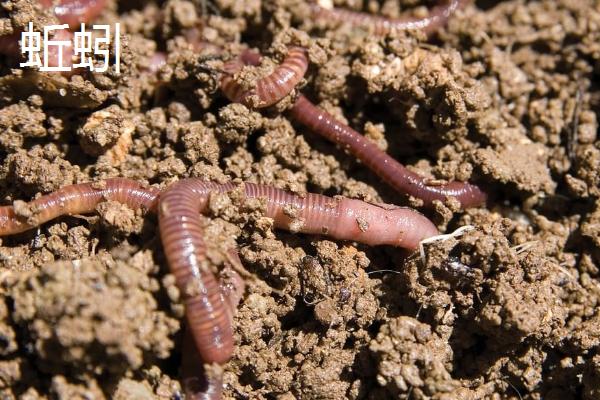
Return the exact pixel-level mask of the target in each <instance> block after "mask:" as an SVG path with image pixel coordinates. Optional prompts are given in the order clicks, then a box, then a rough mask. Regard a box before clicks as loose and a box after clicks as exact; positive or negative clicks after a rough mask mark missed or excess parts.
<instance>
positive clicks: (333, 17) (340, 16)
mask: <svg viewBox="0 0 600 400" xmlns="http://www.w3.org/2000/svg"><path fill="white" fill-rule="evenodd" d="M467 1H468V0H467ZM467 1H466V0H445V1H443V2H442V4H439V5H437V6H435V7H433V8H432V9H431V10H430V11H429V15H427V16H426V17H424V18H414V17H400V18H387V17H383V16H380V15H372V14H368V13H364V12H358V11H350V10H344V9H339V8H333V9H327V8H323V7H321V6H319V5H317V4H314V3H313V4H311V14H312V17H313V18H314V19H316V20H322V21H333V22H335V23H338V24H339V23H349V24H351V25H353V26H360V27H364V28H370V29H371V31H372V33H373V34H375V35H377V36H385V35H387V34H388V33H390V32H393V31H403V30H421V31H423V32H425V33H426V34H428V35H429V34H431V33H433V32H435V31H436V30H438V29H439V28H441V27H442V26H443V25H444V24H445V23H446V21H447V20H448V18H449V17H450V15H451V14H452V13H453V12H454V11H455V10H456V9H457V8H459V7H461V6H462V5H463V4H464V3H466V2H467Z"/></svg>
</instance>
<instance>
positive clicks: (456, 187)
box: [221, 51, 487, 208]
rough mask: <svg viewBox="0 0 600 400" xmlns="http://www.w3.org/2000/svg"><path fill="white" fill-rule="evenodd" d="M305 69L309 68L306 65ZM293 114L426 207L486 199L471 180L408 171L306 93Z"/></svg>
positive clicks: (226, 80) (256, 58) (224, 82)
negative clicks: (433, 178) (440, 180)
mask: <svg viewBox="0 0 600 400" xmlns="http://www.w3.org/2000/svg"><path fill="white" fill-rule="evenodd" d="M234 62H235V64H236V67H235V69H236V70H239V69H240V68H241V67H240V66H241V65H256V64H258V63H259V62H260V54H258V53H256V52H252V51H246V52H244V53H242V55H241V56H240V57H238V58H237V59H236V60H234V61H232V62H231V63H234ZM302 62H303V63H308V60H307V59H306V56H304V59H303V61H302ZM284 63H285V61H284ZM282 65H283V64H282ZM231 69H232V70H233V69H234V67H231ZM303 71H304V72H305V71H306V67H304V69H303ZM304 72H303V73H304ZM230 82H231V79H230V76H229V75H225V76H224V77H223V78H222V79H221V88H222V90H223V91H224V92H225V91H226V90H227V89H229V88H228V84H230ZM293 88H294V85H291V84H287V85H285V86H283V85H282V86H281V87H280V89H279V91H278V93H279V94H280V97H279V99H281V98H283V97H285V96H286V95H287V94H289V93H290V92H291V90H292V89H293ZM225 94H226V95H227V96H228V97H229V99H230V100H232V101H237V100H236V99H237V98H239V97H235V96H232V95H231V94H229V95H228V94H227V92H225ZM290 114H291V116H292V117H293V118H294V119H295V120H296V121H298V122H300V123H301V124H303V125H305V126H307V127H308V128H309V129H311V130H312V131H314V132H315V133H317V134H319V135H321V136H323V137H324V138H326V139H327V140H329V141H332V142H334V143H336V144H338V145H340V146H342V147H343V148H345V149H347V150H348V151H350V153H352V154H353V155H354V156H355V157H356V158H358V159H359V160H361V161H362V162H363V163H364V164H365V165H366V166H367V167H368V168H369V169H371V170H372V171H373V172H375V174H377V175H378V176H379V177H381V178H382V179H383V180H384V181H386V182H387V183H388V184H389V185H391V186H392V187H393V188H394V189H396V190H398V191H400V192H405V193H408V194H410V195H411V196H414V197H417V198H419V199H421V200H423V201H424V202H425V205H427V206H431V205H432V202H433V201H434V200H440V201H445V200H446V198H447V197H450V196H452V197H455V198H456V199H458V200H459V201H460V203H461V205H462V207H465V208H467V207H471V206H476V205H479V204H482V203H484V202H485V200H486V198H487V196H486V194H485V193H484V192H483V191H482V190H481V189H480V188H478V187H477V186H475V185H471V184H469V183H463V182H449V183H446V184H435V185H434V184H432V183H429V182H427V180H426V179H425V178H423V177H421V176H419V175H418V174H416V173H414V172H412V171H410V170H408V169H407V168H406V167H404V165H402V164H401V163H399V162H398V161H396V160H395V159H394V158H392V157H390V156H389V155H388V154H387V153H385V152H384V151H382V150H380V149H379V148H378V147H377V146H376V145H375V144H374V143H373V142H371V141H370V140H369V139H367V138H365V137H364V136H363V135H361V134H360V133H358V132H356V131H355V130H354V129H352V128H350V127H349V126H348V125H346V124H343V123H341V122H340V121H338V120H336V119H335V118H334V117H333V116H332V115H330V114H329V113H327V112H325V111H323V110H321V109H320V108H318V107H317V106H315V105H314V104H312V103H311V102H310V101H309V100H308V99H307V98H306V97H304V96H303V95H300V96H299V97H298V99H297V100H296V102H295V103H294V106H293V107H292V108H291V109H290Z"/></svg>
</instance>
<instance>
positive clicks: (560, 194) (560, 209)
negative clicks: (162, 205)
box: [0, 0, 600, 400]
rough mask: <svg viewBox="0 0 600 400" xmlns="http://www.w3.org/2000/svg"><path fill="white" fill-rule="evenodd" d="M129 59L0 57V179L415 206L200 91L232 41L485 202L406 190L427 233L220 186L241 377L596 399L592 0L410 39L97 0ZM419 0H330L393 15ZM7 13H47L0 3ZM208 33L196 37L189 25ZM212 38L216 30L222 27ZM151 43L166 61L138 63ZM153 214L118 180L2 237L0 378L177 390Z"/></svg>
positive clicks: (394, 392) (297, 10)
mask: <svg viewBox="0 0 600 400" xmlns="http://www.w3.org/2000/svg"><path fill="white" fill-rule="evenodd" d="M108 3H109V5H108V10H107V11H106V12H105V13H104V14H103V15H102V16H101V18H100V19H99V21H100V22H102V23H109V24H113V23H115V22H117V21H119V22H121V26H122V30H123V31H124V32H125V35H124V36H123V39H122V42H123V49H122V56H121V59H122V63H121V73H120V74H116V73H114V71H109V72H108V73H88V74H86V75H85V76H83V77H82V76H73V77H71V78H68V79H67V78H64V77H60V76H57V75H44V74H40V73H35V72H33V73H32V72H29V73H25V72H23V71H22V70H19V69H17V68H15V67H14V66H15V65H16V64H15V61H14V60H11V59H9V58H7V57H4V58H3V60H2V63H1V64H0V75H1V76H0V103H1V104H0V106H1V109H0V202H1V203H2V204H13V202H16V203H15V205H16V206H20V210H21V211H19V212H23V213H25V212H27V207H26V205H25V203H23V202H18V201H17V200H25V201H26V200H29V199H31V198H33V197H34V196H38V195H40V194H45V193H49V192H51V191H53V190H56V189H57V188H60V187H62V186H65V185H69V184H73V183H77V182H86V181H90V180H99V179H102V178H107V177H117V176H122V177H128V178H132V179H136V180H139V181H141V182H144V183H148V184H153V185H157V186H160V187H164V186H167V185H168V184H170V183H172V182H174V181H176V180H177V179H181V178H184V177H190V176H193V177H202V178H205V179H210V180H216V181H219V182H225V181H228V180H232V179H237V180H244V181H250V182H258V183H265V184H271V185H275V186H277V187H280V188H285V189H288V190H291V191H295V192H304V191H312V192H319V193H324V194H328V195H344V196H349V197H353V198H360V199H364V200H367V201H378V202H381V201H384V202H387V203H394V204H399V205H406V206H413V207H417V208H418V207H420V206H421V203H420V201H419V200H418V199H413V198H409V197H407V196H405V195H403V194H399V193H395V192H394V191H393V190H391V189H390V188H388V187H387V186H386V185H385V184H384V183H383V182H381V181H380V180H378V179H377V178H376V177H375V176H374V175H373V174H372V173H371V172H369V171H368V170H367V169H365V168H364V167H363V166H362V165H361V164H360V163H359V162H357V161H355V160H354V159H353V158H352V157H351V156H350V155H349V154H347V153H346V152H344V150H343V149H339V148H336V147H335V146H334V145H332V144H330V143H328V142H325V141H323V140H322V139H321V138H319V137H317V136H316V135H314V134H313V133H311V132H309V131H308V130H307V129H305V128H303V127H300V126H297V125H296V124H294V123H293V122H292V121H291V120H290V119H289V117H288V116H287V114H286V112H285V110H286V108H287V107H289V105H290V99H286V100H284V101H282V102H281V103H280V104H278V105H276V106H274V107H272V108H270V109H268V110H264V111H261V112H254V111H250V110H248V109H247V108H246V107H244V106H241V105H238V104H229V103H228V102H227V100H226V99H224V97H223V96H222V94H221V93H220V92H219V91H218V90H217V80H218V71H219V68H220V67H221V66H222V63H223V61H224V60H227V59H228V58H230V57H232V56H233V55H235V54H239V52H240V51H241V50H242V49H243V48H245V47H253V48H256V49H258V50H260V51H261V52H262V53H263V54H264V55H265V62H264V65H263V66H261V67H260V68H248V69H247V72H245V74H247V75H244V77H247V79H249V80H251V79H254V78H255V77H256V76H257V75H256V74H260V73H264V72H265V71H267V70H269V69H270V68H272V66H273V65H274V63H276V62H279V61H280V60H281V59H282V56H283V55H284V54H285V48H286V46H287V45H288V44H294V45H302V46H305V47H307V48H308V49H309V57H310V60H311V66H310V69H309V72H308V74H307V76H306V79H305V81H304V82H303V83H302V85H303V87H301V88H299V91H301V92H303V93H304V94H306V95H307V96H309V97H310V98H311V99H313V100H314V101H316V102H317V103H318V104H319V105H320V106H321V107H323V108H324V109H326V110H327V111H329V112H331V113H332V114H334V115H335V116H337V117H338V118H340V119H341V120H344V121H347V122H348V123H349V124H350V125H351V126H353V127H355V128H356V129H357V130H359V131H361V132H364V134H365V135H367V136H368V137H369V138H371V139H372V140H374V141H375V142H376V143H377V144H378V145H379V146H380V147H381V148H382V149H384V150H386V151H387V152H388V153H390V154H392V155H393V156H394V157H396V158H397V159H399V160H401V161H402V162H403V163H405V164H406V165H408V166H409V168H411V169H413V170H415V171H418V172H419V173H421V174H423V175H425V176H428V177H430V178H435V179H444V180H452V179H457V180H462V181H464V180H469V181H472V182H474V183H477V184H478V185H480V186H481V187H482V188H483V189H484V190H485V191H486V192H487V193H488V194H489V196H490V200H489V202H488V204H486V205H485V206H481V207H479V208H472V209H469V210H466V211H464V210H460V209H459V207H458V205H457V202H456V201H453V200H452V199H449V200H448V201H447V202H446V203H441V202H438V203H437V204H436V205H435V207H434V208H433V210H426V209H422V208H419V210H420V211H422V212H424V213H426V214H427V215H428V216H429V217H431V218H432V220H433V221H435V223H436V224H437V225H438V226H439V228H440V229H441V230H442V232H444V233H451V232H454V231H455V230H456V229H457V228H459V227H461V226H464V225H471V226H473V227H474V229H471V230H467V231H465V232H463V234H462V235H454V236H450V237H447V238H446V239H445V240H439V241H435V242H433V243H430V244H427V245H426V246H425V247H424V258H421V256H420V255H419V253H418V252H417V253H415V254H407V253H406V252H404V251H402V250H399V249H395V248H388V247H377V248H369V247H367V246H364V245H360V244H356V243H348V242H334V241H330V240H325V239H323V238H321V237H316V236H303V235H299V234H293V233H289V232H281V231H274V230H273V229H272V223H271V221H270V220H269V219H267V218H265V217H263V216H262V213H261V211H260V205H257V204H244V202H243V201H241V200H240V198H239V196H237V197H236V196H235V195H232V196H231V197H230V196H226V195H225V196H215V198H213V199H212V200H211V207H210V213H209V215H207V216H206V219H205V234H206V241H207V243H209V245H210V247H211V249H210V252H209V258H210V260H211V261H212V262H213V264H214V265H215V267H216V268H220V267H222V266H223V265H224V264H225V263H226V256H225V254H226V252H227V250H228V249H230V248H231V247H232V246H235V245H236V244H237V247H238V248H239V253H240V258H241V260H242V263H243V265H244V268H245V269H246V273H245V275H244V278H245V280H246V283H247V287H246V291H245V294H244V297H243V299H242V301H241V303H240V305H239V307H238V310H237V314H236V316H235V336H236V343H237V348H236V351H235V353H234V356H233V358H232V360H231V361H230V362H229V363H228V364H227V365H225V366H224V370H225V383H226V388H225V397H226V398H236V399H249V398H251V399H278V400H287V399H294V398H302V399H390V398H397V399H439V400H442V399H459V398H460V399H548V400H552V399H580V398H584V399H598V398H600V351H599V350H600V333H599V332H600V311H599V310H597V309H596V306H598V303H599V302H600V283H599V279H600V141H599V140H598V138H597V134H598V114H599V113H600V85H599V82H600V79H599V78H600V3H599V2H598V1H594V0H540V1H531V2H524V1H520V0H508V1H499V2H495V1H491V0H481V1H475V2H474V3H473V4H470V5H468V6H467V7H466V8H465V9H464V10H461V11H459V12H458V13H457V14H456V15H455V16H453V17H452V18H451V20H450V22H449V24H448V26H447V27H446V28H444V29H443V30H441V31H440V32H439V33H437V34H435V35H434V36H433V37H432V38H431V39H427V38H425V37H424V35H422V34H421V33H419V32H412V33H410V32H400V33H394V34H392V35H390V36H388V37H386V38H383V39H379V38H376V37H374V36H373V35H371V34H369V32H368V30H365V29H357V28H349V27H347V26H344V25H342V26H330V25H328V24H327V22H323V21H315V20H314V19H312V18H310V17H309V9H308V3H306V2H305V0H300V1H298V0H252V1H245V2H238V1H235V0H215V1H203V0H190V1H185V0H166V1H164V2H159V3H155V2H143V1H132V2H129V1H128V2H125V1H122V2H119V3H118V4H117V3H115V2H114V1H109V2H108ZM433 3H435V2H433V1H420V0H385V1H375V0H371V1H364V2H363V1H350V0H340V1H335V4H336V6H338V7H345V8H351V9H357V10H363V11H369V12H372V13H379V14H383V15H388V16H397V15H399V14H400V13H403V12H409V13H413V14H415V15H421V14H422V13H423V12H425V11H426V7H429V6H431V5H432V4H433ZM0 18H1V21H2V24H0V26H2V33H11V32H13V31H14V30H18V29H20V28H22V27H23V26H25V25H26V23H27V22H28V21H30V20H33V21H35V24H36V26H37V25H39V26H43V25H45V24H46V25H47V24H50V23H54V22H55V20H54V17H53V16H52V15H49V13H48V12H44V11H42V10H40V9H39V7H36V2H34V1H32V0H10V1H6V2H3V3H2V6H1V8H0ZM202 42H210V43H212V44H213V45H214V46H212V45H204V46H203V45H202V44H201V43H202ZM219 47H221V48H223V49H224V51H223V52H220V51H217V50H216V49H217V48H219ZM156 51H162V52H166V54H167V59H166V63H165V65H163V66H161V67H160V68H159V69H158V70H157V71H154V70H153V69H152V68H149V64H150V60H151V59H152V56H153V55H154V54H155V52H156ZM156 225H157V223H156V218H155V217H154V216H143V215H141V214H140V213H136V212H134V211H133V210H130V209H128V208H127V207H123V206H121V205H120V204H116V203H107V204H103V205H102V206H101V207H99V210H98V214H97V215H91V216H74V217H64V218H60V219H58V220H55V221H52V222H50V223H47V224H45V225H43V226H41V227H40V228H39V229H37V230H34V231H32V232H28V233H24V234H20V235H17V236H14V237H5V238H2V239H1V242H0V267H1V268H0V288H1V289H0V293H1V296H2V301H0V397H1V398H2V399H17V398H18V399H27V400H29V399H31V400H33V399H105V398H107V399H108V398H115V399H180V398H182V396H183V394H182V392H181V387H180V383H179V380H178V379H179V365H180V361H181V342H182V333H181V329H182V327H183V325H182V323H181V322H180V321H181V316H182V313H183V308H182V305H181V303H180V302H179V294H178V291H177V289H176V288H175V287H174V281H173V277H172V276H171V275H169V272H168V270H167V268H166V265H165V258H164V255H163V253H162V249H161V245H160V239H159V238H158V236H157V226H156Z"/></svg>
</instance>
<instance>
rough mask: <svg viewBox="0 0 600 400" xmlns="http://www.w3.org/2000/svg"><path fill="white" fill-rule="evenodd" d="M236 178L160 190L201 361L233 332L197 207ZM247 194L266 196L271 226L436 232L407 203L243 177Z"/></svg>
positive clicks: (382, 237) (378, 240) (221, 351)
mask: <svg viewBox="0 0 600 400" xmlns="http://www.w3.org/2000/svg"><path fill="white" fill-rule="evenodd" d="M234 188H235V184H233V183H227V184H217V183H212V182H205V181H202V180H200V179H193V178H190V179H184V180H182V181H179V182H177V183H175V184H173V185H172V186H170V187H169V188H167V189H166V190H165V191H164V192H162V193H161V194H160V200H159V207H158V212H159V217H158V221H159V228H160V235H161V240H162V243H163V248H164V250H165V255H166V258H167V262H168V264H169V266H170V270H171V272H172V273H173V275H174V276H175V280H176V282H177V285H178V287H179V288H180V290H181V291H182V293H183V295H184V298H185V304H186V315H187V318H188V326H189V328H190V330H191V331H192V336H193V337H194V340H195V342H196V347H197V348H198V350H199V352H200V355H201V357H202V359H203V360H204V362H206V363H213V362H214V363H225V362H226V361H227V360H229V358H230V357H231V354H232V352H233V335H232V332H231V324H230V323H229V315H228V312H227V307H226V304H225V302H224V300H223V298H222V296H221V294H220V293H221V292H220V290H219V286H218V281H217V279H216V278H215V276H214V274H213V273H212V271H211V270H210V269H209V268H208V266H207V265H206V264H205V263H204V262H203V260H204V254H205V251H206V250H205V245H204V242H203V239H202V227H201V223H200V219H199V218H198V214H199V213H200V212H202V211H204V209H205V208H206V206H207V203H208V197H209V194H210V193H213V192H226V191H230V190H233V189H234ZM244 190H245V194H246V196H247V197H248V198H265V199H266V202H267V209H266V215H267V216H268V217H270V218H273V220H274V226H275V227H276V228H282V229H287V230H292V231H297V232H302V233H310V234H320V235H325V236H329V237H332V238H335V239H340V240H353V241H357V242H361V243H365V244H369V245H383V244H387V245H393V246H400V247H405V248H410V249H414V248H416V247H417V245H418V243H419V242H420V241H421V240H422V239H424V238H427V237H430V236H433V235H436V234H437V229H436V228H435V226H434V225H433V224H432V223H431V222H430V221H429V220H428V219H427V218H426V217H424V216H423V215H421V214H419V213H417V212H416V211H414V210H411V209H408V208H386V207H383V206H378V205H373V204H368V203H365V202H363V201H360V200H352V199H347V198H331V197H327V196H323V195H319V194H312V193H308V194H306V195H305V196H298V195H294V194H291V193H288V192H285V191H283V190H280V189H276V188H273V187H271V186H266V185H257V184H252V183H246V184H244Z"/></svg>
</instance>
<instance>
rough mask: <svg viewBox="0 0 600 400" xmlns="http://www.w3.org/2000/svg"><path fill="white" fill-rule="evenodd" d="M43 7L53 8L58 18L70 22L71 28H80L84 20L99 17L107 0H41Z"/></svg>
mask: <svg viewBox="0 0 600 400" xmlns="http://www.w3.org/2000/svg"><path fill="white" fill-rule="evenodd" d="M39 2H40V4H41V5H42V6H43V7H46V8H50V9H52V12H53V13H54V15H56V18H58V20H59V21H60V22H61V23H63V24H68V25H69V26H70V27H71V29H78V28H79V27H80V24H81V23H82V22H84V23H86V22H89V21H93V20H94V19H96V17H98V16H99V15H100V14H101V13H102V11H103V10H104V7H105V6H106V0H59V1H55V0H39Z"/></svg>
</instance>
